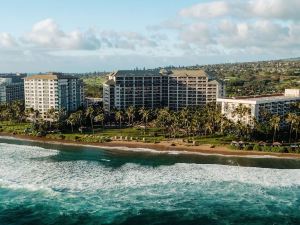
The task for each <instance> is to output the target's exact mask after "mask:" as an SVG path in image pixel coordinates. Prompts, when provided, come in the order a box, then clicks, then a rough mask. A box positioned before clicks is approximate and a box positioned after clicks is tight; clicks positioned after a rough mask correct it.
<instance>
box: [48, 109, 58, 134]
mask: <svg viewBox="0 0 300 225" xmlns="http://www.w3.org/2000/svg"><path fill="white" fill-rule="evenodd" d="M55 114H56V110H55V109H54V108H53V107H51V108H50V109H48V111H47V112H46V115H47V117H48V118H49V122H50V129H51V127H52V122H53V121H54V119H55Z"/></svg>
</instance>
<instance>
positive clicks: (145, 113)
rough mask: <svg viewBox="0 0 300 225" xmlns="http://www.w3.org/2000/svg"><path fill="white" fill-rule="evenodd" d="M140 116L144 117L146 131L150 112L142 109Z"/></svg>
mask: <svg viewBox="0 0 300 225" xmlns="http://www.w3.org/2000/svg"><path fill="white" fill-rule="evenodd" d="M139 114H140V116H141V117H142V120H143V122H144V124H145V130H146V129H147V124H148V119H149V115H150V110H147V109H145V108H144V107H142V108H140V110H139Z"/></svg>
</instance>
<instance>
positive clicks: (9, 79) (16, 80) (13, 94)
mask: <svg viewBox="0 0 300 225" xmlns="http://www.w3.org/2000/svg"><path fill="white" fill-rule="evenodd" d="M25 77H26V74H0V103H1V104H6V103H11V102H13V101H24V81H23V79H24V78H25Z"/></svg>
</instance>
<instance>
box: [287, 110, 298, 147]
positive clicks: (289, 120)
mask: <svg viewBox="0 0 300 225" xmlns="http://www.w3.org/2000/svg"><path fill="white" fill-rule="evenodd" d="M285 120H286V122H287V123H289V124H290V133H289V143H291V139H292V132H293V130H294V125H295V124H296V123H297V115H296V114H295V113H288V114H287V117H286V119H285Z"/></svg>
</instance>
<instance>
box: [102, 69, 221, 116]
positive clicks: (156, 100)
mask: <svg viewBox="0 0 300 225" xmlns="http://www.w3.org/2000/svg"><path fill="white" fill-rule="evenodd" d="M224 95H225V85H224V83H223V82H222V81H219V80H217V79H215V78H214V76H213V75H212V74H209V73H207V72H205V71H203V70H131V71H117V72H114V73H111V74H110V75H109V78H108V80H107V82H106V83H104V85H103V106H104V109H105V111H107V112H110V111H111V110H113V109H126V108H128V107H129V106H134V107H146V108H152V109H154V108H158V107H169V108H170V109H173V110H180V109H182V108H184V107H197V106H201V105H205V104H206V103H208V102H215V101H216V100H217V97H222V96H224Z"/></svg>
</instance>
